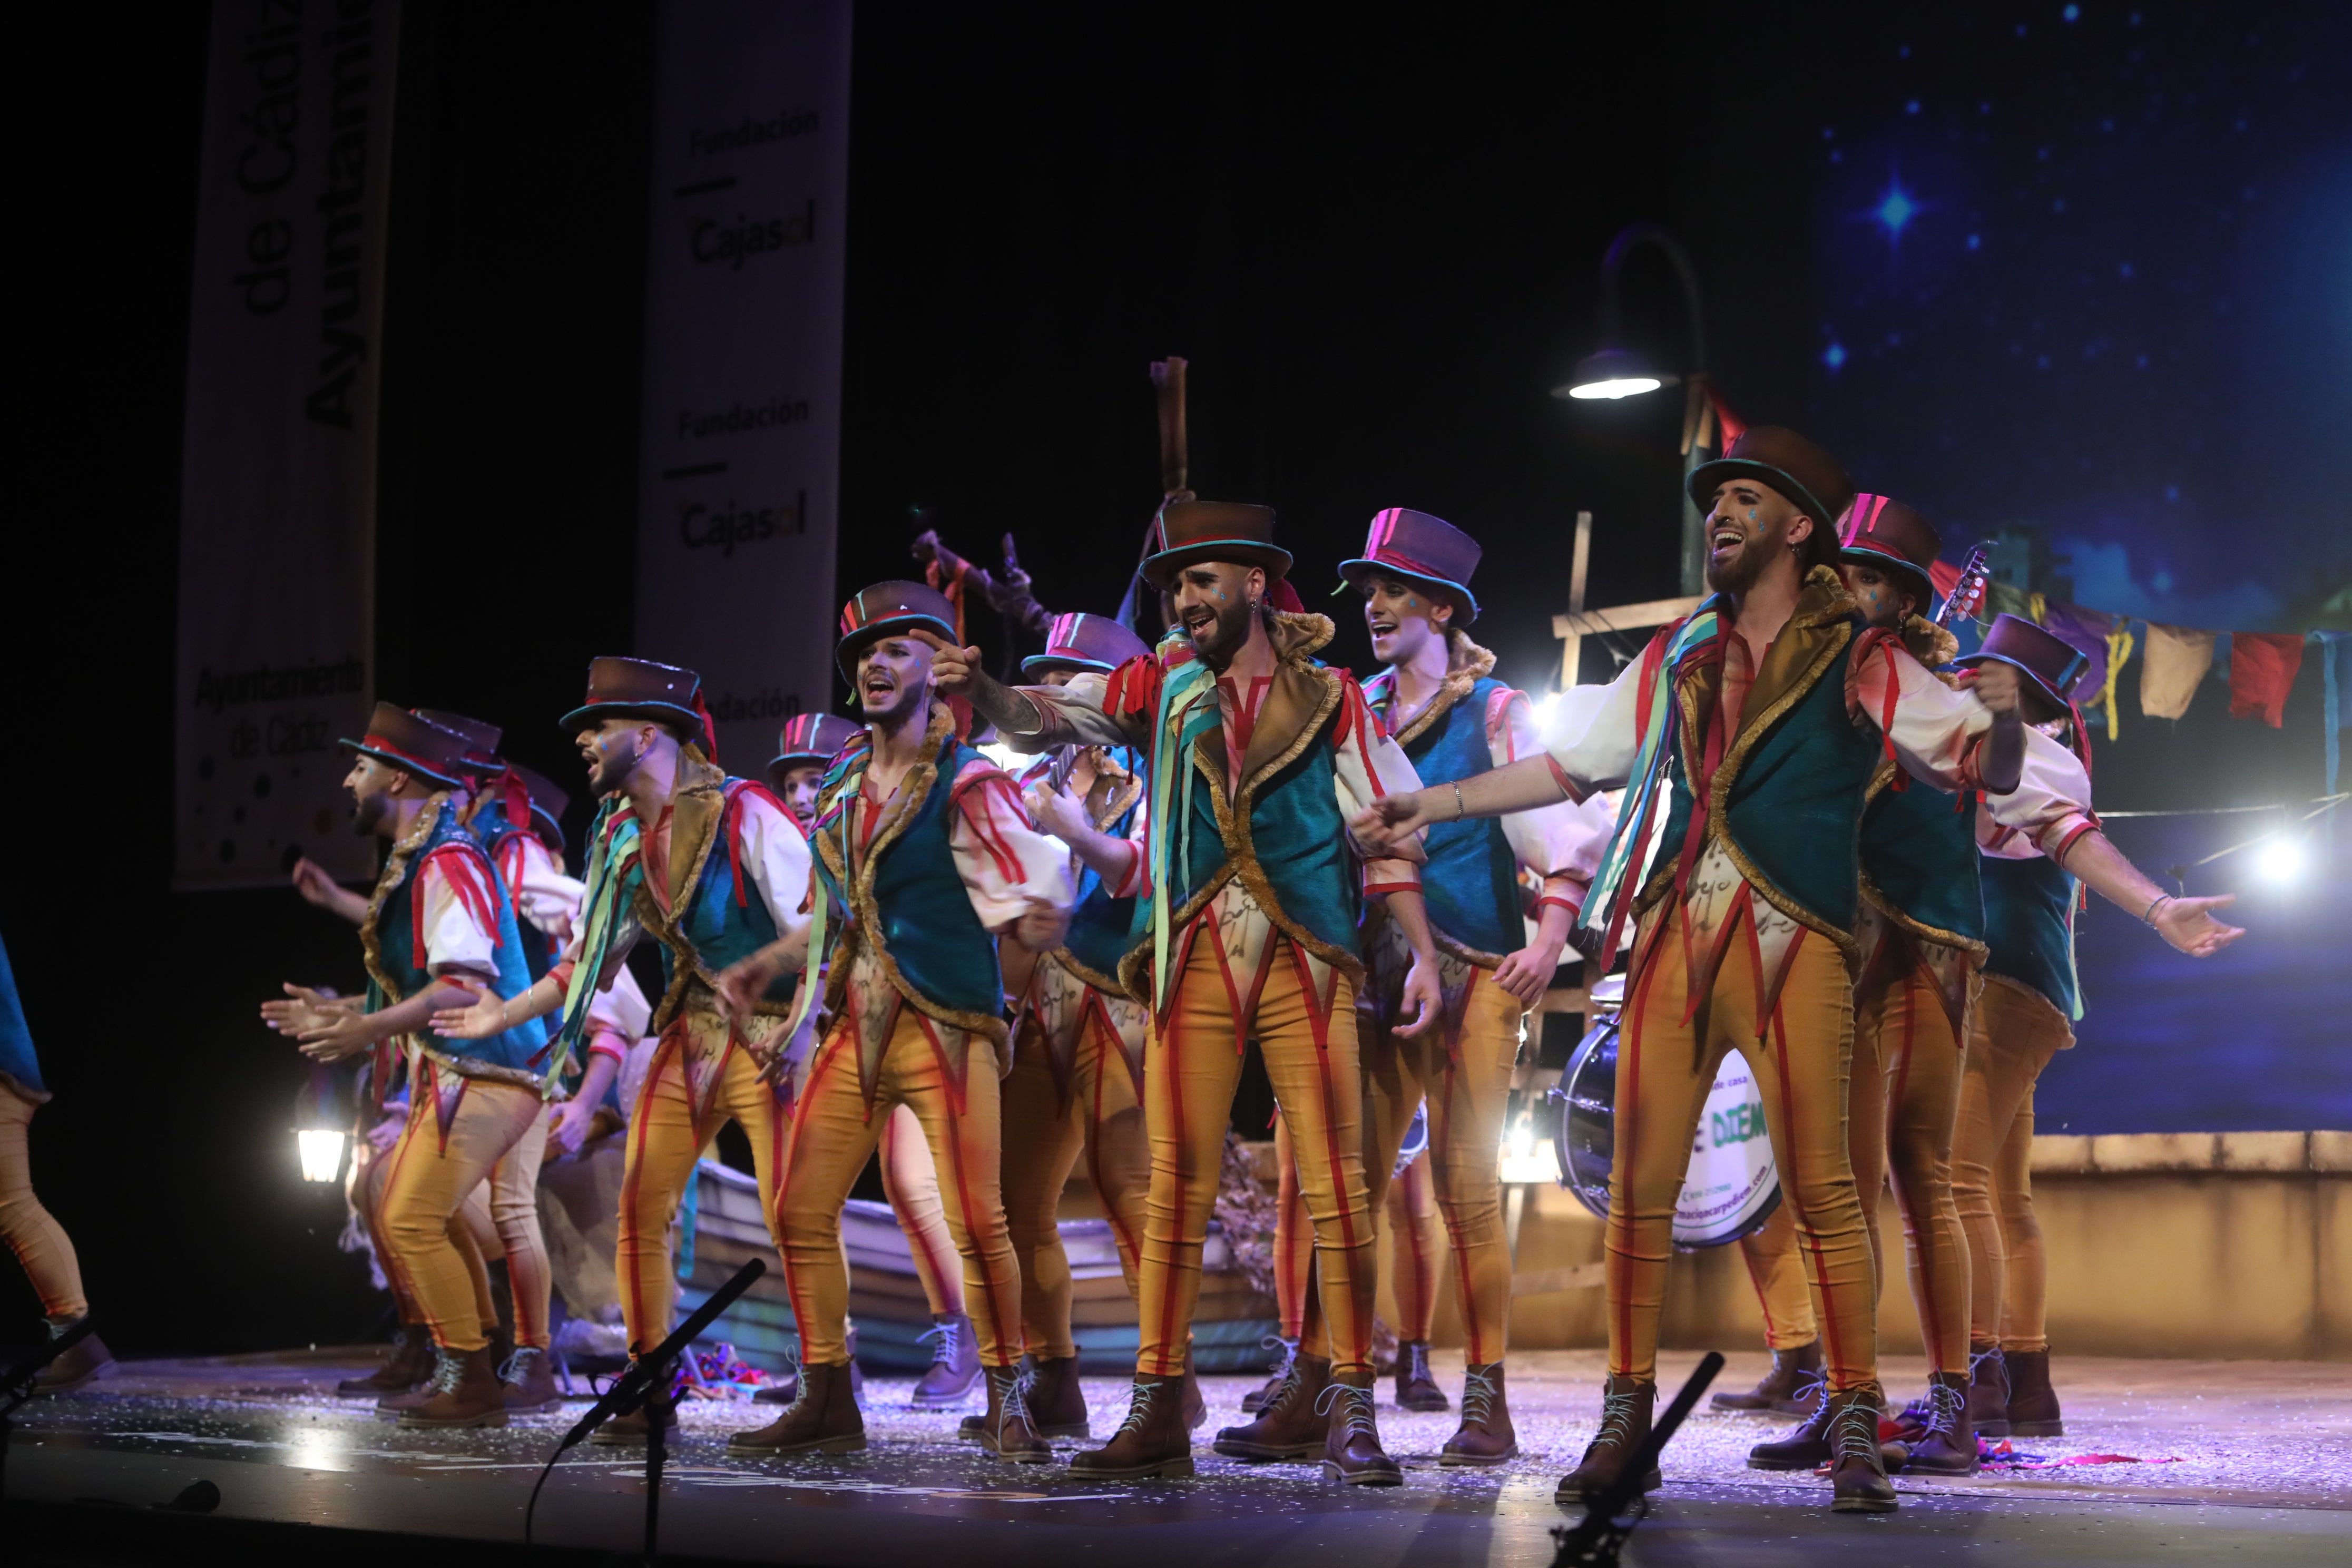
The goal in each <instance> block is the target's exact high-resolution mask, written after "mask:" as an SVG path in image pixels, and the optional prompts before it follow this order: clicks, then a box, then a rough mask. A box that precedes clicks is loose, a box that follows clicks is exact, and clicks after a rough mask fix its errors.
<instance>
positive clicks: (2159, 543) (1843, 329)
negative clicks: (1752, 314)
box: [1812, 4, 2352, 631]
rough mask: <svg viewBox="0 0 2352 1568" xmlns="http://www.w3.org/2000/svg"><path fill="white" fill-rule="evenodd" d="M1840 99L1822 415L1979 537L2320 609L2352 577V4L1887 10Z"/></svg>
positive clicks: (2123, 602) (1958, 530)
mask: <svg viewBox="0 0 2352 1568" xmlns="http://www.w3.org/2000/svg"><path fill="white" fill-rule="evenodd" d="M1872 26H1873V29H1874V32H1876V33H1877V34H1879V35H1880V36H1881V37H1882V40H1883V43H1884V47H1883V50H1882V51H1881V55H1882V58H1881V60H1880V64H1879V68H1877V69H1876V70H1874V71H1869V72H1866V73H1864V75H1863V76H1862V77H1861V78H1860V79H1849V80H1846V81H1843V82H1840V83H1838V84H1837V85H1836V89H1835V90H1834V91H1832V92H1831V93H1830V94H1829V95H1827V96H1828V101H1827V103H1826V104H1825V106H1824V108H1823V110H1822V113H1821V115H1820V120H1821V131H1820V142H1819V145H1818V147H1817V148H1816V150H1815V152H1814V154H1813V155H1814V157H1815V159H1816V160H1817V165H1816V169H1815V171H1814V179H1813V182H1812V184H1813V189H1814V192H1815V200H1814V224H1815V234H1814V239H1815V257H1816V263H1815V289H1814V294H1815V311H1816V315H1817V318H1818V319H1817V321H1816V323H1815V327H1816V333H1817V342H1816V343H1815V350H1814V352H1815V353H1817V355H1818V356H1819V358H1818V364H1817V369H1816V379H1815V386H1816V388H1817V391H1816V405H1815V407H1816V424H1817V426H1818V427H1819V428H1820V429H1821V430H1822V432H1823V434H1824V435H1825V437H1827V438H1828V439H1829V441H1830V444H1831V446H1832V449H1833V450H1835V451H1836V452H1838V454H1839V455H1840V456H1841V457H1842V458H1843V459H1844V460H1845V462H1846V463H1847V466H1848V467H1849V468H1850V469H1851V470H1852V471H1853V473H1854V474H1855V475H1856V476H1857V478H1858V479H1860V480H1861V481H1862V482H1863V483H1864V484H1865V486H1867V487H1868V488H1872V489H1885V490H1886V491H1887V492H1888V493H1890V494H1895V495H1898V496H1902V497H1904V498H1905V499H1906V500H1911V501H1913V502H1914V503H1915V504H1916V505H1918V506H1919V508H1920V509H1921V510H1923V511H1925V512H1926V513H1927V515H1928V516H1929V517H1930V518H1931V519H1933V520H1935V521H1937V523H1938V524H1939V526H1940V527H1941V528H1942V530H1943V532H1944V535H1945V538H1946V541H1947V543H1948V547H1949V548H1950V549H1951V552H1952V553H1954V554H1955V556H1956V557H1957V554H1958V551H1959V550H1960V549H1963V548H1965V545H1966V544H1967V543H1968V542H1971V541H1972V540H1974V539H1976V538H1979V537H1985V536H1989V535H1990V534H1992V533H1993V532H1995V531H1998V530H2000V529H2001V528H2003V527H2011V526H2015V525H2019V524H2023V525H2027V526H2028V527H2030V528H2032V529H2033V530H2036V531H2039V533H2040V535H2041V537H2042V540H2043V541H2044V542H2045V547H2046V551H2047V562H2046V564H2045V570H2046V574H2047V576H2048V577H2050V578H2053V579H2056V580H2057V581H2058V583H2059V584H2061V585H2062V586H2068V591H2067V592H2064V593H2063V594H2060V595H2054V596H2060V597H2066V598H2071V599H2073V600H2074V601H2075V602H2077V603H2081V604H2084V605H2095V606H2097V607H2098V608H2100V609H2104V610H2110V611H2113V612H2116V613H2117V614H2122V615H2131V616H2146V617H2148V618H2150V619H2155V620H2160V621H2165V622H2168V623H2171V624H2176V625H2189V626H2211V627H2219V628H2221V629H2241V630H2282V631H2284V630H2302V629H2305V627H2307V626H2310V625H2312V624H2315V623H2314V619H2313V616H2314V612H2315V610H2316V608H2317V606H2318V605H2319V604H2320V603H2321V602H2322V601H2323V600H2324V599H2325V598H2326V595H2327V593H2328V591H2329V590H2331V589H2337V588H2341V587H2342V586H2343V584H2345V582H2346V580H2347V577H2352V523H2347V517H2346V508H2345V504H2344V501H2343V499H2342V498H2343V490H2342V488H2341V480H2340V479H2338V477H2337V476H2336V474H2335V473H2333V472H2331V471H2329V470H2330V468H2331V466H2332V465H2331V464H2330V461H2329V456H2328V455H2329V454H2331V453H2335V454H2339V455H2340V454H2343V453H2345V452H2347V450H2352V47H2347V42H2346V40H2347V15H2346V8H2344V7H2340V6H2334V5H2300V6H2293V7H2288V6H2261V5H2254V6H2247V5H2227V6H2203V7H2198V8H2195V9H2194V10H2191V9H2190V8H2188V7H2172V8H2165V7H2157V6H2149V7H2146V8H2137V9H2136V8H2132V7H2129V6H2126V5H2072V4H2068V5H2036V6H2027V7H2020V8H2016V9H2001V10H1991V9H1963V10H1956V11H1948V12H1939V13H1937V14H1936V15H1934V16H1932V18H1930V19H1928V20H1927V21H1926V22H1925V24H1924V25H1922V26H1917V27H1916V28H1906V27H1903V26H1896V25H1895V24H1891V23H1878V24H1873V25H1872Z"/></svg>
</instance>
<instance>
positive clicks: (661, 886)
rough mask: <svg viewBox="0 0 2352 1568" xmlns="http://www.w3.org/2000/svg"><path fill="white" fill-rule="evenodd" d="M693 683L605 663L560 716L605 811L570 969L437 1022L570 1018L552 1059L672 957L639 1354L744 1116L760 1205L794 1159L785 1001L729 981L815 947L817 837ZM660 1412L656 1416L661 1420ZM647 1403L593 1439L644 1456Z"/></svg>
mask: <svg viewBox="0 0 2352 1568" xmlns="http://www.w3.org/2000/svg"><path fill="white" fill-rule="evenodd" d="M701 686H702V683H701V680H700V678H698V676H697V675H696V674H695V673H694V672H693V671H692V670H690V669H681V668H677V667H675V666H672V665H667V664H656V663H653V662H651V661H649V660H646V659H636V658H598V659H595V660H593V662H591V663H590V665H589V667H588V692H587V698H586V700H585V701H583V703H582V704H581V706H580V707H578V708H575V709H573V710H572V711H571V712H570V713H567V714H566V715H564V717H563V721H562V723H563V727H564V728H565V729H566V730H569V731H572V732H573V733H574V734H576V735H577V737H578V739H579V745H580V752H581V756H582V759H583V762H584V763H586V766H587V769H588V789H589V793H590V794H592V795H595V796H596V797H597V798H598V799H600V800H602V801H604V805H603V806H602V808H601V809H599V811H598V812H597V815H596V822H595V826H593V828H592V829H591V830H590V837H589V847H588V868H587V869H588V878H587V892H586V895H585V899H584V902H583V910H582V913H581V916H580V918H579V919H578V920H577V921H575V922H574V927H573V931H572V942H571V945H570V946H569V947H568V948H567V949H566V950H565V952H564V955H563V958H562V961H561V962H560V963H557V964H556V965H555V966H554V968H552V969H551V970H550V971H549V972H548V973H547V974H546V975H545V977H543V978H542V979H541V980H539V981H538V982H537V983H535V984H532V985H531V987H530V990H529V992H528V993H527V994H524V995H522V996H520V997H518V998H516V999H515V1000H514V1001H513V1002H512V1003H511V1004H510V1005H509V1006H507V1007H506V1008H505V1009H504V1012H503V1015H501V1013H500V1012H499V1010H497V1009H493V1008H490V1007H489V1006H488V998H485V999H484V1002H483V1004H482V1005H478V1006H476V1007H474V1008H471V1009H467V1010H464V1011H453V1012H450V1013H448V1014H446V1015H444V1016H440V1017H437V1018H436V1020H435V1026H436V1028H437V1029H439V1030H440V1031H441V1032H442V1033H443V1034H444V1035H446V1036H449V1037H455V1038H471V1037H475V1036H476V1035H477V1034H478V1033H479V1032H480V1031H483V1030H487V1029H489V1028H492V1027H495V1026H496V1025H497V1024H498V1022H499V1017H500V1016H505V1017H507V1018H509V1019H513V1018H538V1017H540V1016H543V1015H545V1014H548V1013H551V1012H554V1011H555V1010H556V1009H557V1008H558V1007H561V1008H562V1024H561V1025H560V1026H559V1027H558V1028H557V1030H556V1035H555V1039H554V1042H553V1047H552V1049H553V1055H554V1056H555V1057H556V1058H557V1059H558V1061H559V1063H560V1062H561V1060H562V1058H565V1057H567V1056H568V1055H570V1054H571V1053H572V1051H574V1050H576V1049H577V1048H578V1047H579V1045H580V1042H581V1041H582V1040H583V1038H584V1037H586V1035H587V1034H588V1032H589V1025H590V1018H591V1015H592V1011H593V1008H594V1007H595V1005H597V998H598V996H599V995H600V994H602V993H603V992H604V991H605V990H606V989H607V988H608V987H611V986H613V985H614V984H616V983H617V982H618V980H619V977H620V974H621V973H622V969H623V964H624V961H625V959H626V958H627V956H628V953H629V951H630V949H631V948H633V947H634V946H635V944H636V943H637V942H638V940H639V939H640V938H641V937H643V936H645V935H646V934H648V933H650V934H651V935H652V936H653V937H654V938H655V940H656V941H658V942H660V943H661V944H662V973H663V976H664V978H665V980H666V982H667V987H666V989H665V990H664V992H663V994H662V999H661V1002H660V1004H659V1005H657V1006H656V1008H655V1009H654V1014H653V1018H652V1021H651V1025H650V1026H651V1028H652V1029H653V1030H654V1031H655V1032H656V1034H658V1035H659V1036H660V1039H661V1043H660V1045H659V1046H658V1047H656V1052H655V1055H654V1058H653V1062H652V1064H651V1066H650V1067H649V1068H647V1070H646V1079H645V1083H644V1085H643V1086H642V1087H641V1088H640V1089H638V1091H637V1102H636V1104H635V1107H634V1108H633V1109H632V1110H631V1111H630V1113H629V1137H628V1144H627V1149H626V1155H625V1163H624V1167H623V1173H622V1178H621V1215H620V1220H621V1226H620V1245H619V1249H618V1251H619V1256H618V1259H617V1271H618V1273H619V1275H620V1286H621V1315H622V1318H623V1321H625V1324H626V1325H627V1329H628V1334H629V1344H630V1347H631V1353H632V1354H635V1353H638V1352H643V1351H646V1350H650V1349H652V1348H653V1347H654V1346H655V1345H657V1344H659V1343H660V1342H662V1341H663V1340H664V1339H666V1338H667V1336H668V1334H669V1331H670V1310H671V1304H672V1300H673V1298H674V1295H675V1292H676V1289H677V1284H676V1275H675V1271H674V1268H673V1266H672V1261H671V1258H670V1252H669V1228H670V1222H671V1220H672V1219H673V1218H675V1217H676V1215H677V1207H678V1205H679V1203H680V1202H681V1201H682V1200H683V1198H684V1197H685V1194H686V1184H688V1182H690V1181H692V1180H693V1179H694V1167H695V1162H696V1160H697V1159H698V1157H699V1155H700V1153H701V1151H702V1148H703V1146H704V1145H705V1144H707V1143H708V1142H709V1141H710V1140H711V1138H712V1137H714V1136H715V1135H716V1134H717V1132H718V1131H719V1127H720V1126H721V1125H722V1124H723V1123H724V1122H725V1121H727V1120H728V1119H730V1118H732V1119H733V1120H734V1121H736V1122H737V1123H739V1124H740V1126H741V1127H742V1129H743V1131H744V1134H745V1136H746V1138H747V1140H748V1141H749V1142H750V1143H751V1162H752V1166H753V1169H754V1172H755V1173H756V1175H757V1177H758V1181H759V1185H760V1192H761V1198H762V1200H763V1202H764V1201H765V1200H767V1199H769V1198H770V1197H771V1196H772V1194H773V1192H774V1184H775V1181H776V1173H777V1171H778V1170H779V1168H780V1167H781V1166H782V1163H783V1149H784V1130H785V1124H784V1119H783V1117H782V1115H781V1114H780V1113H779V1110H778V1108H777V1104H776V1096H775V1092H774V1089H772V1086H771V1085H770V1084H769V1083H768V1082H767V1081H766V1079H765V1078H764V1077H763V1076H762V1075H763V1073H764V1071H765V1069H766V1068H768V1067H769V1065H770V1064H771V1063H772V1061H773V1059H774V1058H775V1056H776V1053H777V1052H778V1050H779V1049H780V1048H781V1047H782V1044H783V1034H784V1029H783V1026H784V1014H785V1013H786V1011H787V1010H788V1008H789V1006H790V1003H789V1001H788V1000H775V1001H771V1000H767V999H764V998H763V999H760V1000H758V1001H757V1002H756V1003H755V1004H754V1005H752V1006H751V1008H749V1009H748V1010H747V1011H746V1014H745V1016H743V1017H741V1018H740V1019H734V1020H730V1017H729V1016H728V1015H727V1014H726V1013H724V1012H722V1011H721V1010H720V1007H719V1000H718V996H717V993H716V991H715V989H714V987H715V986H716V984H717V982H718V977H719V972H720V971H722V970H723V969H725V968H726V967H728V965H730V963H734V962H735V961H736V960H737V959H738V958H740V957H742V956H744V955H745V954H748V953H751V952H756V951H758V950H760V949H761V948H763V947H766V946H768V945H770V944H771V943H776V942H785V943H790V942H795V941H804V940H805V938H806V933H807V930H808V923H809V916H808V913H807V904H808V898H809V853H808V841H807V839H806V838H805V837H803V835H802V832H801V829H800V826H799V825H798V824H797V823H795V822H793V819H792V816H791V815H790V814H789V813H787V812H786V811H785V810H784V808H783V806H782V805H781V804H780V803H779V802H778V801H777V800H776V798H775V796H773V795H771V794H769V793H768V789H767V786H766V785H764V784H754V783H751V782H750V781H749V780H745V779H740V778H734V777H730V776H729V775H728V774H727V773H724V772H722V771H721V770H720V769H719V766H718V764H717V763H716V761H715V760H714V759H713V758H712V756H711V752H712V751H713V749H714V743H713V741H712V739H711V733H710V727H709V715H708V712H707V710H705V709H704V708H703V706H702V692H701ZM649 1412H655V1414H649ZM654 1419H660V1420H662V1421H664V1422H665V1423H674V1422H675V1421H676V1419H677V1417H676V1414H675V1413H674V1412H673V1411H672V1410H671V1409H670V1408H669V1407H668V1405H667V1403H665V1402H663V1401H659V1400H648V1401H647V1402H646V1405H645V1406H643V1407H641V1408H640V1409H639V1410H638V1411H637V1412H636V1413H635V1414H634V1415H625V1416H620V1417H616V1418H615V1419H614V1420H612V1421H608V1422H606V1423H605V1424H604V1426H600V1427H598V1428H597V1430H596V1433H595V1436H594V1437H593V1439H592V1440H593V1441H595V1442H600V1443H605V1444H620V1443H633V1442H642V1441H643V1440H644V1438H645V1436H646V1430H647V1424H648V1423H649V1422H650V1421H651V1420H654Z"/></svg>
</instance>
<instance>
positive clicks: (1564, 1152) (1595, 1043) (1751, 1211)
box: [1545, 974, 1780, 1247]
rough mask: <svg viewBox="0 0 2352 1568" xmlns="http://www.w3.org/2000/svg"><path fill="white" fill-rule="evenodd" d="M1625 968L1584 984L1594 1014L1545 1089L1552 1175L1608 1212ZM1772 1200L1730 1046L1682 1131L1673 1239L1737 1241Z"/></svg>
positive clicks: (1768, 1156)
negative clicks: (1687, 1133)
mask: <svg viewBox="0 0 2352 1568" xmlns="http://www.w3.org/2000/svg"><path fill="white" fill-rule="evenodd" d="M1623 994H1624V977H1623V976H1622V975H1616V974H1612V975H1610V976H1609V977H1608V978H1607V979H1605V980H1603V981H1601V982H1600V983H1599V984H1596V985H1594V986H1593V988H1592V1003H1593V1015H1594V1022H1593V1025H1592V1027H1591V1029H1589V1030H1587V1031H1586V1033H1585V1036H1584V1038H1583V1039H1582V1040H1581V1041H1580V1042H1579V1044H1578V1045H1577V1047H1576V1054H1575V1055H1574V1056H1573V1057H1571V1058H1569V1064H1568V1070H1567V1071H1566V1072H1564V1073H1562V1074H1561V1075H1560V1079H1559V1084H1558V1086H1556V1087H1555V1088H1554V1089H1552V1090H1551V1092H1550V1093H1549V1095H1548V1096H1546V1097H1545V1098H1546V1099H1547V1100H1549V1103H1550V1105H1551V1108H1552V1110H1553V1111H1554V1121H1553V1124H1552V1148H1553V1150H1554V1152H1556V1153H1557V1154H1558V1155H1559V1184H1560V1185H1561V1186H1564V1187H1566V1188H1567V1189H1568V1190H1569V1191H1570V1192H1572V1193H1574V1194H1576V1195H1577V1197H1578V1198H1579V1199H1580V1201H1581V1202H1582V1203H1583V1205H1584V1206H1585V1207H1586V1208H1588V1209H1591V1211H1592V1212H1593V1213H1594V1214H1595V1215H1600V1216H1601V1218H1603V1219H1606V1218H1608V1217H1609V1170H1610V1165H1611V1163H1612V1160H1613V1159H1614V1157H1615V1153H1616V1144H1617V1128H1616V1107H1617V1031H1618V1024H1619V1018H1618V1015H1617V1004H1619V1003H1621V1002H1622V997H1623ZM1779 1206H1780V1174H1779V1173H1778V1172H1777V1171H1776V1170H1774V1168H1773V1165H1772V1143H1771V1140H1770V1139H1769V1138H1768V1137H1767V1136H1766V1135H1765V1131H1764V1102H1763V1100H1762V1098H1761V1097H1760V1096H1759V1094H1758V1093H1757V1090H1756V1080H1755V1076H1754V1075H1753V1074H1752V1073H1750V1072H1749V1071H1748V1062H1747V1059H1746V1058H1743V1057H1742V1056H1741V1055H1740V1054H1739V1053H1738V1051H1733V1052H1730V1053H1728V1054H1727V1055H1726V1056H1725V1057H1724V1058H1723V1065H1722V1066H1721V1067H1719V1068H1717V1069H1716V1074H1715V1086H1714V1087H1713V1088H1712V1089H1709V1090H1708V1091H1707V1096H1706V1109H1705V1110H1703V1111H1702V1112H1701V1113H1700V1115H1699V1121H1698V1129H1697V1131H1696V1135H1695V1136H1694V1137H1693V1138H1692V1140H1691V1157H1690V1165H1689V1168H1688V1169H1687V1170H1686V1171H1685V1173H1684V1175H1683V1190H1682V1196H1681V1197H1680V1198H1679V1199H1678V1200H1676V1202H1675V1246H1677V1247H1721V1246H1722V1245H1723V1244H1724V1243H1726V1242H1728V1241H1738V1239H1739V1238H1740V1237H1743V1236H1746V1235H1748V1233H1749V1232H1750V1231H1753V1230H1754V1229H1756V1227H1757V1226H1760V1225H1762V1224H1763V1223H1764V1222H1765V1220H1766V1219H1768V1218H1769V1217H1770V1216H1771V1213H1772V1211H1773V1210H1774V1209H1775V1208H1778V1207H1779Z"/></svg>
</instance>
